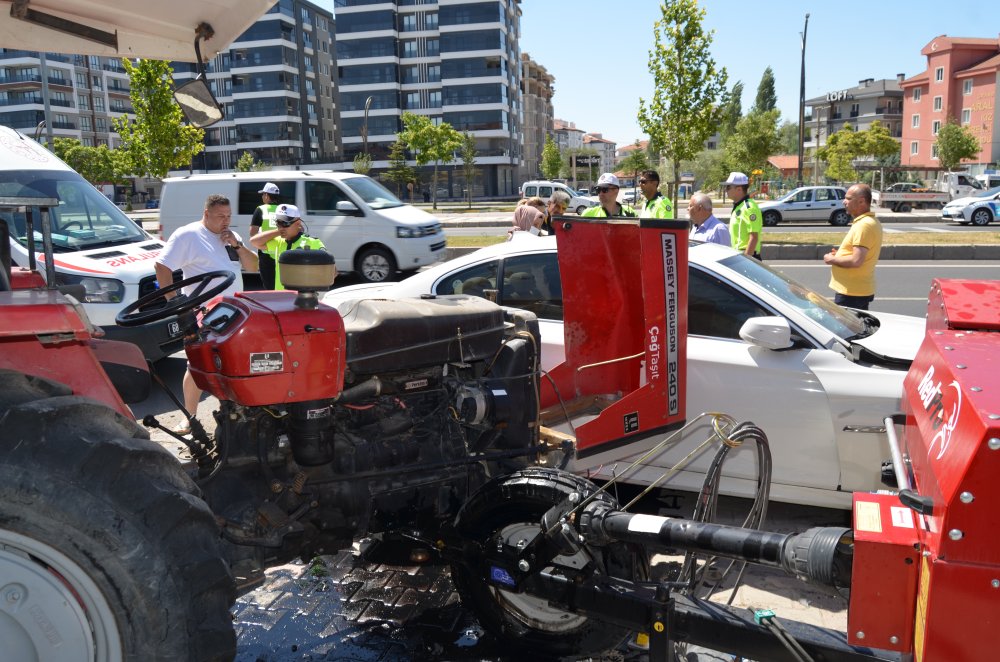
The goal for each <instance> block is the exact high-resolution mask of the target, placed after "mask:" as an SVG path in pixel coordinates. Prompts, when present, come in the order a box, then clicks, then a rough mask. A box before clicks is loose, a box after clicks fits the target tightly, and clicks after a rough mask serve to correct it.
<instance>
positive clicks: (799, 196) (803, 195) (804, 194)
mask: <svg viewBox="0 0 1000 662" xmlns="http://www.w3.org/2000/svg"><path fill="white" fill-rule="evenodd" d="M812 194H813V193H812V191H809V190H805V191H799V192H798V193H796V194H795V197H794V198H792V200H791V202H809V201H810V200H812Z"/></svg>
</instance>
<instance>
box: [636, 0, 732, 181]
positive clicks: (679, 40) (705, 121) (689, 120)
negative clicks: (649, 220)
mask: <svg viewBox="0 0 1000 662" xmlns="http://www.w3.org/2000/svg"><path fill="white" fill-rule="evenodd" d="M660 15H661V18H660V20H658V21H657V22H656V23H655V25H654V26H653V37H654V42H655V43H654V45H653V48H652V49H651V50H650V51H649V71H650V73H651V74H653V81H654V86H655V89H654V91H653V97H652V99H651V100H650V101H649V103H647V102H646V100H645V99H639V117H638V119H639V126H641V127H642V130H643V131H645V132H646V133H647V134H648V135H649V138H650V142H651V143H652V151H653V153H654V154H663V155H665V156H666V157H667V158H668V159H669V161H670V162H671V164H672V166H673V172H674V180H673V184H672V185H671V186H670V190H669V194H670V196H671V197H674V194H675V191H676V190H677V186H678V185H679V184H680V182H679V176H680V167H679V164H680V162H681V161H684V160H690V159H693V158H694V157H695V155H696V154H697V153H698V152H700V151H701V149H702V147H703V145H704V143H705V141H706V140H707V139H708V138H709V136H711V135H712V134H713V133H715V131H716V129H717V127H718V125H719V119H720V118H721V117H722V109H723V107H724V106H725V104H726V103H727V102H728V99H727V96H726V82H727V80H728V75H727V74H726V70H725V68H722V69H717V68H716V65H715V60H714V59H712V55H711V52H710V47H711V45H712V36H713V34H714V32H712V31H709V32H708V33H706V32H705V31H704V30H703V29H702V21H703V20H704V18H705V10H704V9H699V8H698V4H697V1H696V0H666V2H664V3H663V4H662V5H660Z"/></svg>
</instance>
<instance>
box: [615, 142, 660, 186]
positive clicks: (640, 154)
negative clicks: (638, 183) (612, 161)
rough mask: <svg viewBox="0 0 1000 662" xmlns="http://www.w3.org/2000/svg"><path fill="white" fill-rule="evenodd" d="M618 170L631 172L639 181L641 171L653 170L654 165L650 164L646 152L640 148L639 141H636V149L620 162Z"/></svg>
mask: <svg viewBox="0 0 1000 662" xmlns="http://www.w3.org/2000/svg"><path fill="white" fill-rule="evenodd" d="M617 167H618V170H621V171H622V172H630V173H632V175H633V177H634V178H635V179H636V180H638V178H639V177H638V175H639V171H641V170H652V169H653V165H652V164H651V163H650V162H649V157H648V155H647V154H646V150H644V149H641V148H640V147H639V141H638V140H636V141H635V149H633V150H631V151H630V152H629V153H628V156H626V157H625V158H624V159H622V160H621V161H619V162H618V166H617Z"/></svg>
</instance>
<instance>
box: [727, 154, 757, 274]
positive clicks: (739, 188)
mask: <svg viewBox="0 0 1000 662" xmlns="http://www.w3.org/2000/svg"><path fill="white" fill-rule="evenodd" d="M725 186H726V195H728V196H729V197H730V198H731V199H732V201H733V213H732V215H731V216H730V217H729V235H730V237H731V238H732V242H733V248H735V249H736V250H738V251H739V252H741V253H743V254H744V255H746V256H748V257H752V258H756V259H758V260H759V259H760V233H761V231H762V230H763V229H764V217H763V216H761V213H760V207H758V206H757V203H756V202H754V201H753V198H751V197H750V192H749V191H750V178H749V177H747V176H746V175H745V174H743V173H742V172H731V173H729V179H727V180H726V182H725Z"/></svg>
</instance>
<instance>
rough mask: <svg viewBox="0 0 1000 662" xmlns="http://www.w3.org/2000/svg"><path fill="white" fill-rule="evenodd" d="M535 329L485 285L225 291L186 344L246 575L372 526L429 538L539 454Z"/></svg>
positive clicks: (220, 496) (214, 473) (219, 506)
mask: <svg viewBox="0 0 1000 662" xmlns="http://www.w3.org/2000/svg"><path fill="white" fill-rule="evenodd" d="M282 273H283V275H284V274H285V268H284V266H283V267H282ZM538 342H539V336H538V323H537V320H536V319H535V317H534V315H532V314H531V313H526V312H524V311H519V310H507V309H504V308H501V307H500V306H497V305H496V304H494V303H491V302H489V301H486V300H484V299H480V298H477V297H463V296H448V297H436V298H433V297H432V298H424V299H409V300H396V301H389V300H359V301H351V302H348V303H346V304H343V305H342V306H341V307H340V311H338V310H335V309H333V308H329V307H327V306H323V305H318V304H317V302H316V300H315V297H314V296H313V297H310V296H309V295H308V293H307V294H303V293H301V292H300V293H299V294H298V296H297V297H296V295H295V293H291V292H245V293H240V294H238V295H236V297H234V298H227V299H223V300H222V301H221V302H220V303H218V304H216V305H215V306H214V307H213V308H212V309H211V310H210V311H209V312H208V313H207V314H206V315H205V316H204V318H203V319H202V322H201V329H200V330H199V334H198V337H197V338H196V339H194V341H193V342H189V344H188V346H187V353H188V357H189V360H190V367H191V372H192V374H193V375H194V378H195V381H196V382H197V383H198V384H199V385H200V386H201V387H202V388H204V389H205V390H207V391H209V392H210V393H212V394H213V395H215V396H216V397H218V398H219V399H220V401H221V407H220V409H219V411H218V412H217V414H216V418H217V428H216V433H215V443H214V449H213V450H212V452H211V453H207V454H206V457H205V458H203V460H202V462H201V463H200V464H201V471H200V474H201V475H200V476H199V479H198V482H199V485H200V487H201V489H202V491H203V495H204V498H205V500H206V501H207V502H208V503H209V505H210V506H211V507H212V510H213V511H214V512H215V513H216V515H217V518H218V520H219V523H220V524H221V526H222V531H223V537H224V539H225V540H226V541H228V542H229V543H231V544H230V546H229V547H230V551H231V561H232V562H233V564H234V568H235V569H236V571H237V575H239V576H242V577H243V579H244V581H245V582H246V583H251V582H252V581H253V580H252V578H253V577H254V576H256V575H258V573H259V571H260V570H261V569H262V568H263V567H267V566H269V565H273V564H274V563H280V562H283V561H287V560H288V559H291V558H294V557H297V556H301V557H305V558H308V557H311V556H312V555H314V554H317V553H320V552H322V551H327V552H330V551H334V550H336V549H340V548H343V547H344V546H348V545H350V544H351V542H352V540H354V539H355V538H357V537H358V536H362V535H366V534H369V533H381V532H401V533H403V534H404V535H407V536H411V537H413V538H415V539H418V540H420V539H425V540H434V537H433V536H434V535H435V532H436V530H437V529H438V528H439V526H440V525H441V524H442V523H443V522H445V521H447V520H449V519H451V518H453V517H454V515H455V514H456V512H457V510H458V508H459V506H460V505H461V504H462V503H463V502H464V501H465V500H466V499H467V498H468V496H469V495H470V494H471V493H472V492H473V491H474V490H476V489H477V488H478V487H479V486H481V485H482V484H483V483H484V482H485V481H486V480H487V479H489V478H490V477H491V476H494V475H497V474H498V473H504V474H505V473H509V472H511V471H514V470H516V469H519V468H522V467H524V466H526V465H527V464H529V463H537V462H538V461H539V458H538V453H539V451H540V450H541V449H540V447H539V446H538V443H537V441H538V427H537V423H536V421H537V417H538V368H537V365H538V360H537V356H538V350H537V348H538ZM243 571H245V572H243Z"/></svg>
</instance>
